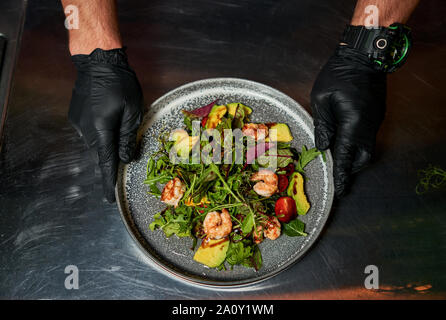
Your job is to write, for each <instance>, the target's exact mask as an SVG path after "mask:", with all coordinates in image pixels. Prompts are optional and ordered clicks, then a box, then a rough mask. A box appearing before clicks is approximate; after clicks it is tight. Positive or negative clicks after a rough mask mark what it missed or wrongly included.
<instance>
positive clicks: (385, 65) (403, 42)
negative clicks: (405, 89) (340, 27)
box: [341, 23, 412, 73]
mask: <svg viewBox="0 0 446 320" xmlns="http://www.w3.org/2000/svg"><path fill="white" fill-rule="evenodd" d="M341 42H342V43H345V44H346V45H347V46H348V47H350V48H353V49H356V50H358V51H360V52H362V53H363V54H365V55H367V57H368V58H369V59H370V62H371V63H372V66H373V68H375V69H376V70H378V71H382V72H388V73H390V72H394V71H395V70H397V69H398V68H399V67H401V66H402V65H403V64H404V63H405V62H406V60H407V56H408V54H409V51H410V49H411V47H412V38H411V30H410V28H409V27H408V26H406V25H403V24H401V23H394V24H392V25H391V26H389V27H378V28H371V27H365V26H352V25H348V26H347V27H346V29H345V30H344V34H343V36H342V39H341Z"/></svg>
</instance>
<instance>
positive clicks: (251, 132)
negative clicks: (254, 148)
mask: <svg viewBox="0 0 446 320" xmlns="http://www.w3.org/2000/svg"><path fill="white" fill-rule="evenodd" d="M242 132H243V134H244V135H245V136H249V137H253V138H254V139H255V140H256V141H257V140H263V139H265V138H266V137H267V136H268V127H267V126H265V125H264V124H261V123H260V124H257V123H247V124H245V125H244V126H243V128H242Z"/></svg>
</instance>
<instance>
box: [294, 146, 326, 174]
mask: <svg viewBox="0 0 446 320" xmlns="http://www.w3.org/2000/svg"><path fill="white" fill-rule="evenodd" d="M321 154H322V153H321V152H320V151H319V150H317V149H316V148H312V149H310V150H307V147H305V146H302V152H301V153H300V156H299V161H298V162H297V166H296V170H297V171H298V172H300V173H302V174H303V173H305V172H304V168H305V166H306V165H307V164H309V163H310V162H311V161H313V160H314V159H316V158H317V157H318V156H319V155H321Z"/></svg>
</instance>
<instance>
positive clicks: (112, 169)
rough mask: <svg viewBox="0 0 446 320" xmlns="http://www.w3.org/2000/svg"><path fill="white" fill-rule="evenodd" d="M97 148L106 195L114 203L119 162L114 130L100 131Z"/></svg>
mask: <svg viewBox="0 0 446 320" xmlns="http://www.w3.org/2000/svg"><path fill="white" fill-rule="evenodd" d="M97 150H98V158H99V168H100V169H101V174H102V187H103V190H104V196H105V198H106V199H107V201H108V202H110V203H112V202H114V201H115V185H116V174H117V171H118V163H119V158H118V150H117V146H116V142H115V137H114V132H113V131H105V132H100V133H99V135H98V145H97Z"/></svg>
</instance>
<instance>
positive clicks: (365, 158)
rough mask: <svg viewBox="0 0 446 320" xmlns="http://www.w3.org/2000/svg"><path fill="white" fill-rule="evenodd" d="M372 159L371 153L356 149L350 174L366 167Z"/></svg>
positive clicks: (363, 149)
mask: <svg viewBox="0 0 446 320" xmlns="http://www.w3.org/2000/svg"><path fill="white" fill-rule="evenodd" d="M371 158H372V153H371V151H369V150H367V149H366V148H358V149H357V152H356V157H355V161H354V162H353V165H352V173H356V172H358V171H360V170H361V169H363V168H364V167H366V166H367V165H368V164H369V163H370V160H371Z"/></svg>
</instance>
